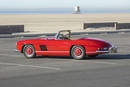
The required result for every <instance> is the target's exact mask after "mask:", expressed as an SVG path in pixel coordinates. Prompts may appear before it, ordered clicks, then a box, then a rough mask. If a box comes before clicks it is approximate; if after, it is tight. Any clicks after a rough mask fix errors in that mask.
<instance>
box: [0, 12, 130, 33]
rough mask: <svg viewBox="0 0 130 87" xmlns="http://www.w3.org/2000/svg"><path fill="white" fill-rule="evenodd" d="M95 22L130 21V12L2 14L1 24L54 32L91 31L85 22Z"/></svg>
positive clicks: (27, 29) (35, 30)
mask: <svg viewBox="0 0 130 87" xmlns="http://www.w3.org/2000/svg"><path fill="white" fill-rule="evenodd" d="M93 22H94V23H95V22H96V23H98V22H99V23H100V22H119V23H130V13H122V14H119V13H113V14H106V13H104V14H33V15H30V14H29V15H26V14H24V15H19V14H17V15H0V25H24V26H25V31H26V32H27V31H28V32H32V33H33V32H34V33H36V32H39V33H52V32H57V31H58V30H65V29H69V30H72V31H73V32H77V31H78V32H80V31H91V29H88V30H83V23H93ZM101 30H104V29H101ZM106 30H107V29H106ZM108 30H109V29H108ZM111 30H113V29H111Z"/></svg>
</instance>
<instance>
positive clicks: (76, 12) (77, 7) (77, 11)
mask: <svg viewBox="0 0 130 87" xmlns="http://www.w3.org/2000/svg"><path fill="white" fill-rule="evenodd" d="M74 13H75V14H79V13H80V7H79V6H76V7H74Z"/></svg>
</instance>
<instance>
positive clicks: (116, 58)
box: [85, 54, 130, 60]
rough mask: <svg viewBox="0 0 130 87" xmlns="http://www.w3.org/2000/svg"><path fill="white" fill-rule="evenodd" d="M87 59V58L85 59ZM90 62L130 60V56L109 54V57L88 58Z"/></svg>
mask: <svg viewBox="0 0 130 87" xmlns="http://www.w3.org/2000/svg"><path fill="white" fill-rule="evenodd" d="M85 59H86V58H85ZM87 59H90V60H96V59H97V60H100V59H103V60H120V59H130V54H108V55H99V56H97V57H95V58H88V57H87Z"/></svg>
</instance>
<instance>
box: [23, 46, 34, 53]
mask: <svg viewBox="0 0 130 87" xmlns="http://www.w3.org/2000/svg"><path fill="white" fill-rule="evenodd" d="M26 45H32V46H33V47H34V45H33V44H24V45H23V46H22V50H21V53H23V49H24V47H25V46H26ZM34 49H35V47H34Z"/></svg>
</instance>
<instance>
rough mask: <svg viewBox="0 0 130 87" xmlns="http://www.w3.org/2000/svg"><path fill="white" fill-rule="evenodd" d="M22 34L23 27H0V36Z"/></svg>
mask: <svg viewBox="0 0 130 87" xmlns="http://www.w3.org/2000/svg"><path fill="white" fill-rule="evenodd" d="M19 32H24V25H0V34H11V33H19Z"/></svg>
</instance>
